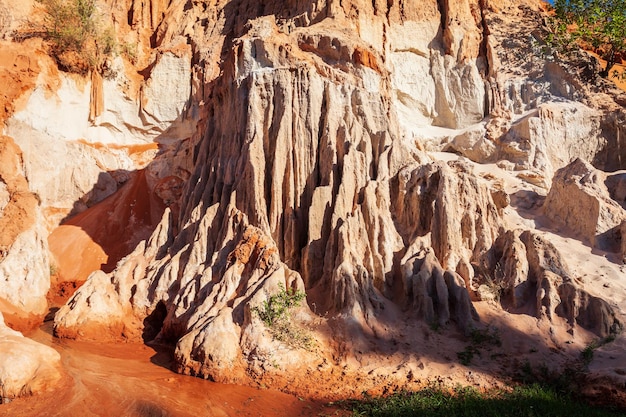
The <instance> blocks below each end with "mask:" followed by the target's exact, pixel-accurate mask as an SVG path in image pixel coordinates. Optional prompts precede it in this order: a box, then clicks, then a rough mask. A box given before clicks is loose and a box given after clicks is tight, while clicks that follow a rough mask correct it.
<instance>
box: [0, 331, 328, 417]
mask: <svg viewBox="0 0 626 417" xmlns="http://www.w3.org/2000/svg"><path fill="white" fill-rule="evenodd" d="M51 326H52V323H51V322H47V323H45V324H44V326H42V328H41V329H38V330H37V331H35V332H34V333H33V334H31V335H30V337H31V338H32V339H34V340H36V341H38V342H41V343H44V344H46V345H48V346H51V347H53V348H54V349H56V350H57V351H58V352H59V353H60V354H61V357H62V364H63V367H64V370H65V372H66V376H65V377H64V379H63V380H62V381H61V383H59V384H58V385H57V386H56V387H54V388H53V389H51V390H50V391H48V392H44V393H41V394H38V395H35V396H32V397H26V398H20V399H17V400H14V401H13V402H11V403H9V404H4V405H0V416H12V417H26V416H33V417H34V416H50V417H52V416H81V417H82V416H85V417H87V416H129V417H135V416H136V417H144V416H145V417H148V416H149V417H161V416H163V417H165V416H168V417H170V416H171V417H174V416H181V417H182V416H190V417H191V416H193V417H198V416H317V415H320V414H327V413H331V414H332V412H333V411H334V410H330V409H328V408H326V407H325V406H324V405H323V404H322V403H317V402H312V401H307V400H301V399H298V398H296V397H294V396H291V395H287V394H284V393H281V392H278V391H273V390H266V389H255V388H249V387H241V386H235V385H224V384H217V383H213V382H210V381H204V380H201V379H198V378H193V377H187V376H183V375H178V374H176V373H174V372H172V371H170V370H169V369H168V365H169V360H170V359H169V358H170V355H169V354H168V353H167V352H166V351H160V349H157V350H155V349H154V348H152V347H149V346H145V345H142V344H132V343H118V344H102V343H87V342H77V341H70V340H59V339H56V338H53V337H52V335H51Z"/></svg>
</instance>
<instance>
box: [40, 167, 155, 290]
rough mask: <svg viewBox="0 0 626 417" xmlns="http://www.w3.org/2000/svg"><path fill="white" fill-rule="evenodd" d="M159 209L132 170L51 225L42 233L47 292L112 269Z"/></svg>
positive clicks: (141, 177) (150, 226) (144, 235)
mask: <svg viewBox="0 0 626 417" xmlns="http://www.w3.org/2000/svg"><path fill="white" fill-rule="evenodd" d="M164 209H165V206H164V205H163V202H162V201H160V199H158V198H157V197H156V196H154V194H153V193H151V192H150V191H149V189H148V186H147V184H146V178H145V174H144V172H143V171H138V172H136V173H134V174H133V175H132V178H131V179H130V180H129V181H128V182H127V183H126V184H125V185H124V186H122V188H120V190H118V191H117V192H116V193H115V194H113V195H112V196H110V197H108V198H107V199H105V200H104V201H102V202H100V203H98V204H96V205H95V206H93V207H90V208H89V209H87V210H86V211H84V212H82V213H80V214H78V215H76V216H75V217H73V218H71V219H70V220H68V221H67V222H66V223H64V224H63V225H61V226H59V227H58V228H56V229H55V230H54V231H53V232H52V233H51V234H50V236H49V237H48V244H49V247H50V252H51V253H52V254H53V255H54V261H53V263H54V264H55V266H56V271H55V272H56V282H52V286H53V289H52V292H53V295H58V294H56V293H57V292H59V291H60V290H61V287H63V289H64V291H66V290H67V286H66V285H65V284H64V283H67V282H70V283H78V284H80V283H82V282H84V281H85V280H86V279H87V277H88V276H89V274H91V273H92V272H93V271H96V270H99V269H102V270H103V271H105V272H110V271H112V270H113V269H114V268H115V266H116V264H117V262H118V261H119V260H120V259H122V258H123V257H124V256H126V255H128V254H129V253H130V252H131V251H132V250H133V249H134V248H135V246H136V245H137V243H138V242H139V241H141V240H142V239H146V238H148V237H149V236H150V233H151V232H152V230H154V227H155V226H156V224H157V223H158V221H159V220H160V219H161V215H162V214H163V210H164ZM64 285H65V286H64ZM69 295H71V294H69Z"/></svg>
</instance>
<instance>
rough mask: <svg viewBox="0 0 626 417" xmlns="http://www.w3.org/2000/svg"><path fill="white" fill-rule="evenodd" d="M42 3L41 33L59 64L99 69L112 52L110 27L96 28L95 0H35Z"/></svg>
mask: <svg viewBox="0 0 626 417" xmlns="http://www.w3.org/2000/svg"><path fill="white" fill-rule="evenodd" d="M37 1H38V2H39V3H41V4H42V5H43V8H44V12H45V17H44V33H45V37H46V39H48V40H49V41H50V46H51V52H52V55H53V56H54V57H55V59H56V60H57V62H58V64H59V66H60V67H61V68H62V69H64V70H67V71H70V72H77V73H86V72H88V71H90V70H94V69H96V70H98V71H100V72H103V70H104V67H106V65H107V61H108V58H109V57H110V56H111V55H113V54H114V53H115V52H116V48H117V43H116V40H115V36H114V33H113V31H112V30H110V29H107V30H103V29H101V28H100V26H99V24H98V22H97V19H96V11H97V8H96V0H37Z"/></svg>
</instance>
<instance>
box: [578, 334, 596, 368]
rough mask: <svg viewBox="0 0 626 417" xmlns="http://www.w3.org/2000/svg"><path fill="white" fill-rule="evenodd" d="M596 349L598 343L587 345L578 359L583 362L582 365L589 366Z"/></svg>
mask: <svg viewBox="0 0 626 417" xmlns="http://www.w3.org/2000/svg"><path fill="white" fill-rule="evenodd" d="M597 348H598V342H597V341H595V340H594V341H593V342H591V343H589V344H588V345H587V346H586V347H585V348H584V349H583V350H582V352H580V359H582V361H583V365H585V366H589V364H590V363H591V361H592V360H593V352H594V350H596V349H597Z"/></svg>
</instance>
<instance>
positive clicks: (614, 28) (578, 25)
mask: <svg viewBox="0 0 626 417" xmlns="http://www.w3.org/2000/svg"><path fill="white" fill-rule="evenodd" d="M554 14H555V21H556V23H555V25H554V28H555V30H554V35H555V40H556V43H557V44H560V45H561V46H563V45H564V44H570V43H572V41H573V43H576V41H581V42H582V43H583V44H584V45H586V46H588V47H591V48H593V49H594V51H596V52H597V53H598V54H599V55H600V57H601V58H602V59H604V60H606V66H605V67H604V69H603V70H602V71H601V72H600V75H602V76H603V77H608V76H609V75H610V71H611V69H612V68H613V66H614V65H615V64H616V63H618V62H619V59H620V58H621V57H623V55H624V54H626V0H555V1H554Z"/></svg>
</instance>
